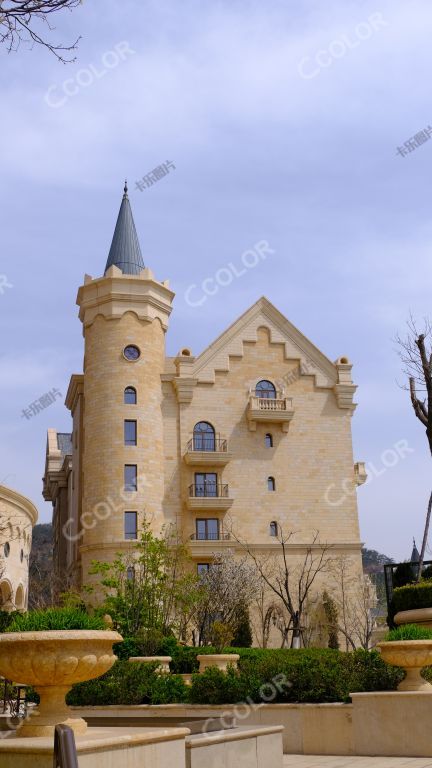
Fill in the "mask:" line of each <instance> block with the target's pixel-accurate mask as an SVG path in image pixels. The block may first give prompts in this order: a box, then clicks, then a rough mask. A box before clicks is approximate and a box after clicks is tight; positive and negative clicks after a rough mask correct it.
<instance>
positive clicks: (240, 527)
mask: <svg viewBox="0 0 432 768" xmlns="http://www.w3.org/2000/svg"><path fill="white" fill-rule="evenodd" d="M275 280H277V276H275ZM173 298H174V293H173V292H172V291H171V290H170V288H169V285H168V282H167V281H165V282H158V281H157V280H156V278H155V277H154V275H153V272H152V271H151V270H150V269H149V268H148V267H145V265H144V262H143V259H142V256H141V250H140V245H139V241H138V237H137V233H136V230H135V225H134V221H133V217H132V212H131V207H130V203H129V199H128V195H127V190H126V189H125V194H124V196H123V200H122V203H121V207H120V212H119V215H118V219H117V224H116V228H115V232H114V237H113V241H112V245H111V249H110V252H109V257H108V261H107V264H106V267H105V271H104V274H103V276H102V277H99V278H92V277H89V276H88V275H86V277H85V279H84V284H83V285H82V286H81V287H80V288H79V291H78V297H77V304H78V306H79V317H80V320H81V322H82V325H83V333H84V346H85V354H84V372H83V373H79V374H74V375H73V376H72V378H71V381H70V385H69V389H68V392H67V396H66V405H67V407H68V408H69V410H70V411H71V415H72V423H73V430H72V433H71V434H66V435H65V434H62V433H57V432H56V431H55V430H50V431H49V433H48V443H47V454H46V470H45V477H44V486H43V493H44V498H45V499H46V500H50V501H51V502H52V504H53V525H54V551H55V567H56V571H57V574H58V575H60V576H61V575H64V576H68V577H74V578H75V579H76V581H77V583H78V584H80V583H83V582H85V581H88V572H89V568H90V565H91V562H92V560H95V559H97V560H107V561H112V560H113V558H114V557H115V555H116V553H117V552H119V551H125V550H128V549H130V548H131V546H133V542H134V541H135V540H136V539H137V538H138V537H139V528H140V520H141V519H142V516H143V515H144V514H145V515H146V517H147V519H148V520H149V521H151V525H152V526H153V529H154V531H155V532H156V533H158V532H160V530H161V528H162V526H163V525H166V524H171V523H172V524H175V525H176V527H177V529H178V530H179V531H180V532H181V535H182V537H183V539H184V541H185V542H187V543H188V546H189V549H190V552H191V555H192V558H193V560H194V562H195V567H196V568H197V570H198V571H202V570H204V569H207V568H208V567H209V565H210V564H211V561H212V553H214V552H215V551H221V550H224V549H226V548H230V549H234V550H238V545H236V543H235V542H234V541H233V539H232V538H230V533H229V527H228V526H227V524H226V521H227V517H229V519H230V521H231V522H232V524H233V525H234V526H236V528H237V531H238V533H239V535H240V536H241V538H242V539H244V540H247V541H248V542H250V543H252V544H253V546H254V547H255V548H256V549H257V550H259V551H261V552H262V553H263V554H265V553H277V551H278V545H277V542H276V538H275V537H276V536H277V533H278V526H279V525H280V524H282V525H283V526H284V529H285V530H293V531H294V532H295V535H294V536H293V538H292V540H291V541H290V542H289V544H288V545H287V551H288V553H289V557H290V558H292V559H293V561H294V560H295V559H298V558H301V557H302V556H304V554H305V552H306V551H307V546H308V545H309V544H310V542H311V540H312V537H313V534H314V533H315V532H316V531H319V538H320V541H321V542H326V543H327V544H328V545H331V547H332V549H333V551H334V552H335V555H337V556H340V557H342V556H347V557H348V558H349V560H350V562H351V564H352V572H353V575H354V576H355V577H358V579H361V577H362V558H361V541H360V533H359V524H358V512H357V497H356V488H357V486H358V485H359V484H361V483H362V482H364V481H365V479H366V474H365V470H364V464H362V463H357V464H354V460H353V452H352V437H351V416H352V414H353V411H354V409H355V404H354V403H353V396H354V392H355V390H356V386H355V384H354V383H353V381H352V378H351V369H352V365H351V363H350V361H349V360H348V358H346V357H340V358H338V359H337V360H336V362H331V361H330V360H329V359H328V358H327V357H326V356H325V355H324V354H323V353H322V352H320V350H319V349H317V347H315V346H314V345H313V344H312V343H311V342H310V341H309V340H308V339H307V338H306V337H305V336H304V335H303V334H302V333H301V332H300V331H299V330H298V329H297V328H295V327H294V326H293V325H292V324H291V323H290V322H289V320H287V318H286V317H284V315H282V314H281V312H279V310H278V309H276V307H274V306H273V305H272V304H271V303H270V301H268V300H267V299H266V298H264V297H263V298H260V299H259V300H258V301H257V302H256V303H255V304H253V305H252V306H251V307H250V308H249V309H248V310H247V311H246V312H245V313H244V314H243V315H242V316H241V317H239V318H238V319H237V320H236V321H235V322H234V323H233V324H232V325H231V326H230V327H229V328H228V329H227V330H225V331H224V332H223V333H222V334H221V335H220V336H219V337H218V338H217V339H216V340H215V341H213V342H212V343H211V344H210V345H209V346H208V347H207V348H206V349H205V350H204V351H203V352H201V354H199V355H198V356H196V357H195V356H194V355H193V354H192V352H191V351H190V350H189V349H188V348H186V347H185V348H182V349H181V350H180V352H179V353H178V354H177V355H176V356H175V357H167V356H166V354H165V334H166V331H167V329H168V322H169V317H170V314H171V310H172V301H173ZM195 322H199V316H198V315H197V318H196V320H195Z"/></svg>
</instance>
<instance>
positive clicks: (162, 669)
mask: <svg viewBox="0 0 432 768" xmlns="http://www.w3.org/2000/svg"><path fill="white" fill-rule="evenodd" d="M129 661H130V662H132V664H139V663H142V664H154V663H155V662H157V664H158V666H157V668H156V672H159V674H161V675H169V674H170V671H171V670H170V661H172V657H171V656H130V657H129Z"/></svg>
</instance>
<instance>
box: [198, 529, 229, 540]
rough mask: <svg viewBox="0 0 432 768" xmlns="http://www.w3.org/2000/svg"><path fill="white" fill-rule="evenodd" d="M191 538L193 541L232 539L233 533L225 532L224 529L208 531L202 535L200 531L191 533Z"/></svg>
mask: <svg viewBox="0 0 432 768" xmlns="http://www.w3.org/2000/svg"><path fill="white" fill-rule="evenodd" d="M189 538H190V540H191V541H230V540H231V534H230V533H223V532H222V531H220V532H219V533H207V534H206V535H205V536H201V535H200V534H198V533H191V535H190V536H189Z"/></svg>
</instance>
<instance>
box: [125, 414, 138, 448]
mask: <svg viewBox="0 0 432 768" xmlns="http://www.w3.org/2000/svg"><path fill="white" fill-rule="evenodd" d="M124 442H125V445H136V444H137V423H136V421H132V420H131V419H125V423H124Z"/></svg>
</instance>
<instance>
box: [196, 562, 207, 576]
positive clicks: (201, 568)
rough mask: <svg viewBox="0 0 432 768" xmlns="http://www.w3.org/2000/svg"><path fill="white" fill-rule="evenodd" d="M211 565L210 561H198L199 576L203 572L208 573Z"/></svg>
mask: <svg viewBox="0 0 432 768" xmlns="http://www.w3.org/2000/svg"><path fill="white" fill-rule="evenodd" d="M209 567H210V566H209V564H208V563H198V565H197V571H198V576H199V575H200V574H202V573H207V571H208V569H209Z"/></svg>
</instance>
